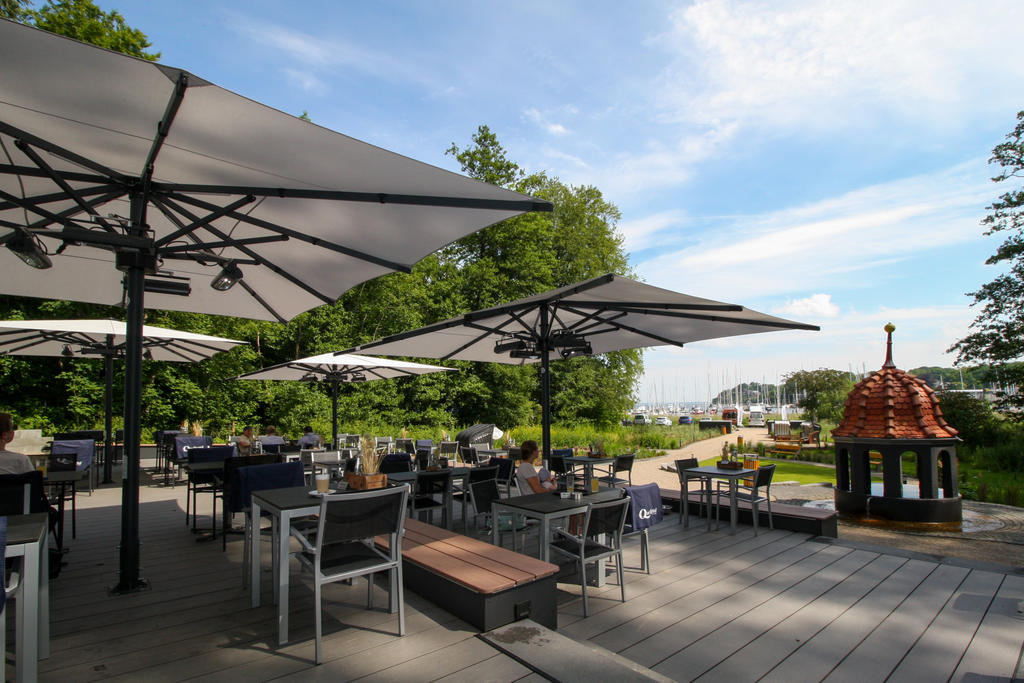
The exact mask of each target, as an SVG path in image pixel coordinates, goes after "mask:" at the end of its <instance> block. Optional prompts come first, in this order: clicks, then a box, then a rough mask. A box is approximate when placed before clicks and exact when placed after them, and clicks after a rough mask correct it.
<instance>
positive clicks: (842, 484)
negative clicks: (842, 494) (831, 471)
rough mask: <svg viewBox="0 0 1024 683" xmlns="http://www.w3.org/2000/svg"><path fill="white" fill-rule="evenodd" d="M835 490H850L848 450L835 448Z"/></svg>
mask: <svg viewBox="0 0 1024 683" xmlns="http://www.w3.org/2000/svg"><path fill="white" fill-rule="evenodd" d="M836 488H838V489H841V490H843V491H849V490H850V449H849V448H847V447H846V446H838V445H837V446H836Z"/></svg>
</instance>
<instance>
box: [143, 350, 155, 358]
mask: <svg viewBox="0 0 1024 683" xmlns="http://www.w3.org/2000/svg"><path fill="white" fill-rule="evenodd" d="M142 360H153V352H152V351H151V350H150V349H146V350H145V351H143V352H142Z"/></svg>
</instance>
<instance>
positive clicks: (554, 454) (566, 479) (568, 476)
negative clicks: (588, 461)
mask: <svg viewBox="0 0 1024 683" xmlns="http://www.w3.org/2000/svg"><path fill="white" fill-rule="evenodd" d="M571 457H572V449H571V448H552V449H551V457H549V458H548V469H549V470H551V474H553V475H555V478H556V479H561V480H562V482H563V483H564V484H565V485H566V486H567V487H568V488H570V489H571V488H572V485H573V484H574V483H575V481H574V478H575V472H574V471H573V468H572V466H571V465H570V464H569V463H566V462H565V459H566V458H571Z"/></svg>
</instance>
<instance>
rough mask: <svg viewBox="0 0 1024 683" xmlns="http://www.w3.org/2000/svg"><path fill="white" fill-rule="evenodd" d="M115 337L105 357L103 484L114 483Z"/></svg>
mask: <svg viewBox="0 0 1024 683" xmlns="http://www.w3.org/2000/svg"><path fill="white" fill-rule="evenodd" d="M113 346H114V336H113V335H107V352H106V354H105V355H104V356H103V374H104V380H105V381H104V392H103V416H104V418H103V419H104V424H103V429H104V432H105V433H106V439H107V440H106V444H105V446H104V448H103V482H102V483H104V484H113V483H114V474H113V472H114V441H115V439H114V415H113V411H114V407H113V406H114V352H113Z"/></svg>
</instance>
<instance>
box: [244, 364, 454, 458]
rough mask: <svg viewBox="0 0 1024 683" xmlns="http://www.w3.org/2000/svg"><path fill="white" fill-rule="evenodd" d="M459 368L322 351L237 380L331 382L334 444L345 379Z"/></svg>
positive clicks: (359, 380) (349, 380)
mask: <svg viewBox="0 0 1024 683" xmlns="http://www.w3.org/2000/svg"><path fill="white" fill-rule="evenodd" d="M455 371H456V368H444V367H441V366H439V365H423V364H421V363H410V362H409V361H404V360H395V359H393V358H372V357H370V356H359V355H356V354H353V353H342V354H334V353H321V354H320V355H318V356H309V357H308V358H299V359H298V360H292V361H288V362H287V363H279V364H278V365H271V366H270V367H269V368H263V369H262V370H254V371H253V372H247V373H245V374H244V375H239V376H238V377H235V379H271V380H297V381H301V382H328V383H330V385H331V425H332V427H333V429H332V436H333V438H332V440H331V443H333V444H336V443H338V385H339V384H341V383H342V382H367V381H371V380H375V379H393V378H395V377H414V376H416V375H426V374H428V373H431V372H455Z"/></svg>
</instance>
